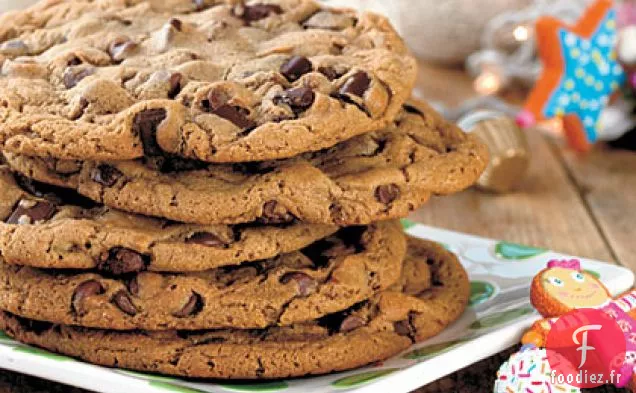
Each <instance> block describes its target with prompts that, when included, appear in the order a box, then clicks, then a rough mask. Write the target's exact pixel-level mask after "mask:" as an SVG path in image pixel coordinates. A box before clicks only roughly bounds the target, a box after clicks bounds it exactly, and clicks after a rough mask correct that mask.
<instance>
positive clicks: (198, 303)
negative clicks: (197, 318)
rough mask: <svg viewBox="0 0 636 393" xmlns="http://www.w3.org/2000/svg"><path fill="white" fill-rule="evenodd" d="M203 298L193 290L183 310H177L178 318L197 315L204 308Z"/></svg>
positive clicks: (175, 314)
mask: <svg viewBox="0 0 636 393" xmlns="http://www.w3.org/2000/svg"><path fill="white" fill-rule="evenodd" d="M203 306H204V303H203V298H201V295H199V294H198V293H196V292H192V294H191V295H190V298H189V299H188V301H187V302H186V304H185V305H184V306H183V307H182V308H181V310H179V311H177V312H175V313H174V314H172V315H174V316H175V317H177V318H185V317H190V316H194V315H197V314H198V313H200V312H201V310H203Z"/></svg>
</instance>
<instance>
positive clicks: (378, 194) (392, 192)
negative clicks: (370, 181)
mask: <svg viewBox="0 0 636 393" xmlns="http://www.w3.org/2000/svg"><path fill="white" fill-rule="evenodd" d="M399 197H400V188H399V187H398V186H397V184H385V185H382V186H379V187H378V188H376V189H375V199H377V200H378V202H380V203H384V204H385V205H388V204H389V203H391V202H393V201H395V200H396V199H398V198H399Z"/></svg>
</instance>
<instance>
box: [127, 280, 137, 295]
mask: <svg viewBox="0 0 636 393" xmlns="http://www.w3.org/2000/svg"><path fill="white" fill-rule="evenodd" d="M127 286H128V290H129V291H130V293H132V294H133V295H134V296H139V280H137V276H135V277H133V278H131V279H130V281H128V285H127Z"/></svg>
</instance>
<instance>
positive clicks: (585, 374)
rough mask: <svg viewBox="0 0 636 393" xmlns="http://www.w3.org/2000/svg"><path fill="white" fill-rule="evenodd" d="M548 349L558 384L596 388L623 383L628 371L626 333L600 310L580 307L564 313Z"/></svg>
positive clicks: (552, 376)
mask: <svg viewBox="0 0 636 393" xmlns="http://www.w3.org/2000/svg"><path fill="white" fill-rule="evenodd" d="M546 349H547V356H548V362H549V364H550V367H551V369H552V375H551V376H550V378H551V379H552V382H553V383H555V384H563V383H567V384H570V385H572V386H576V387H579V388H595V387H598V386H601V385H605V384H616V383H619V382H620V381H621V371H623V373H624V371H625V370H624V367H626V364H625V351H626V343H625V333H624V332H623V330H622V329H621V328H620V326H619V324H618V323H617V322H616V319H614V318H612V317H611V316H609V315H608V314H606V313H605V312H603V311H600V310H594V309H579V310H574V311H572V312H569V313H568V314H566V315H564V316H562V317H560V318H559V319H558V320H557V321H556V323H555V324H554V325H553V326H552V328H551V329H550V333H549V334H548V338H547V340H546ZM622 377H624V376H622Z"/></svg>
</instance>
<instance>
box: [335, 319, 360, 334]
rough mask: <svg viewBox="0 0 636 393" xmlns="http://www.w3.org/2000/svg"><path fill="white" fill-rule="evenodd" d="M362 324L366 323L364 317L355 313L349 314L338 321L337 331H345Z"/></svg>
mask: <svg viewBox="0 0 636 393" xmlns="http://www.w3.org/2000/svg"><path fill="white" fill-rule="evenodd" d="M364 325H366V321H365V320H364V319H362V318H360V317H358V316H356V315H349V316H348V317H346V318H345V319H344V320H343V321H342V322H341V323H340V328H339V329H338V331H339V332H340V333H347V332H350V331H352V330H355V329H358V328H361V327H362V326H364Z"/></svg>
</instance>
